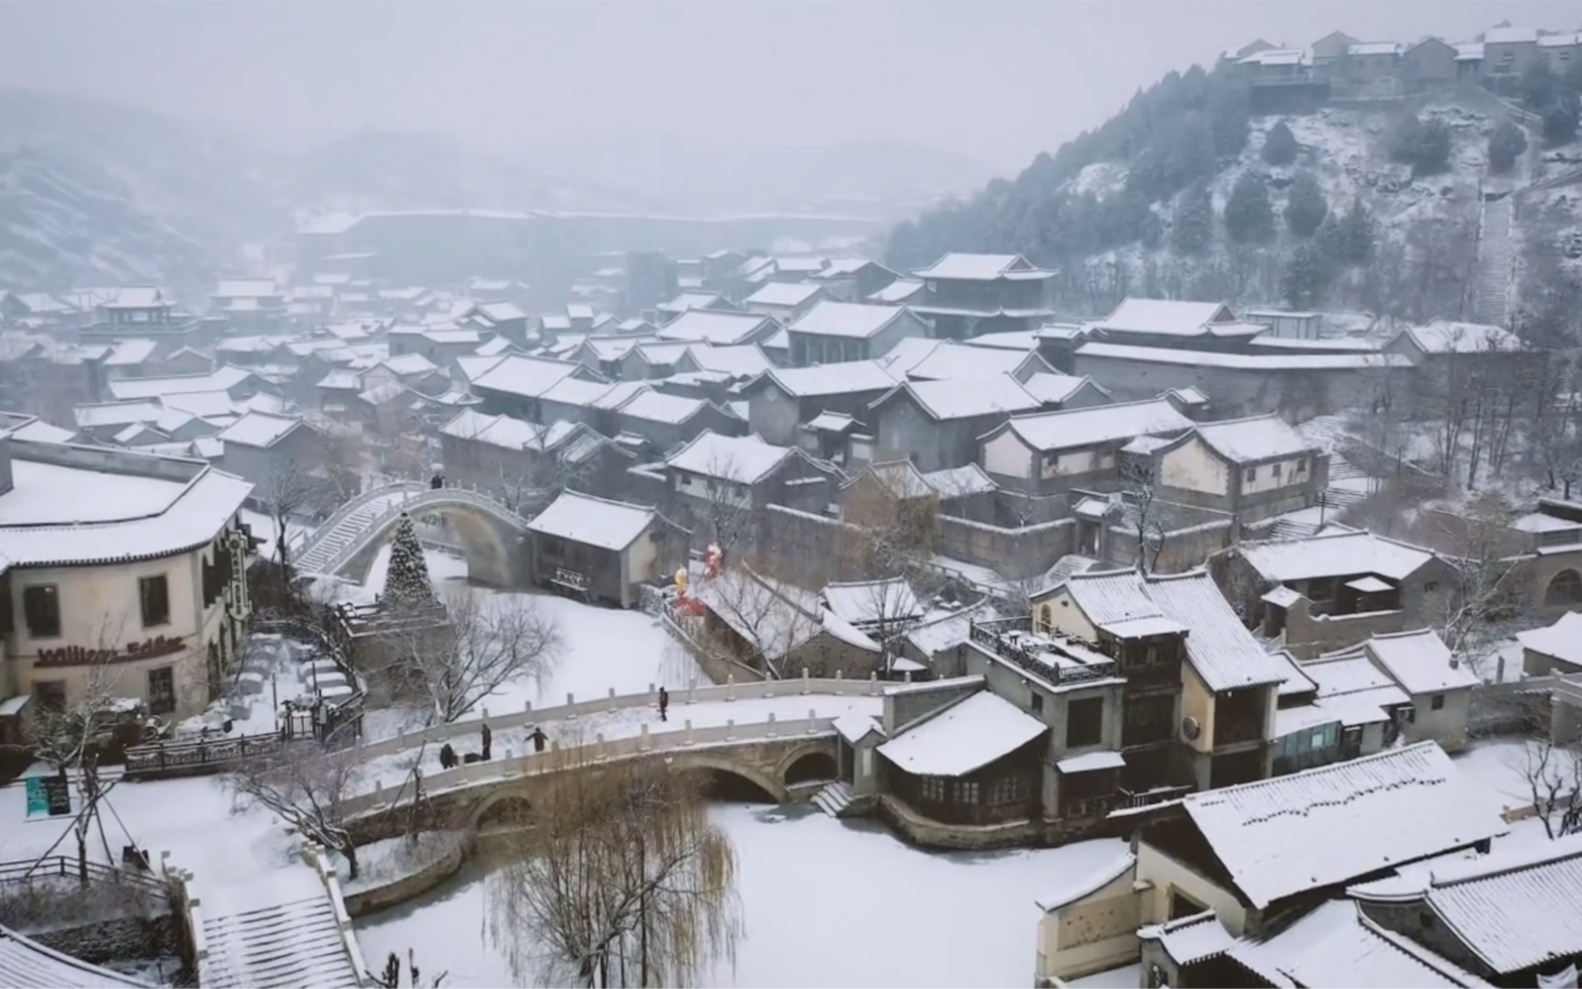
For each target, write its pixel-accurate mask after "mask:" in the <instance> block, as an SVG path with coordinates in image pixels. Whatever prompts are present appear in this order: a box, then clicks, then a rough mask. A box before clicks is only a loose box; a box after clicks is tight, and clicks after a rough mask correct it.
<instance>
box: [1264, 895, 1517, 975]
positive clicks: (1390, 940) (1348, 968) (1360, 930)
mask: <svg viewBox="0 0 1582 989" xmlns="http://www.w3.org/2000/svg"><path fill="white" fill-rule="evenodd" d="M1281 973H1282V974H1284V975H1285V976H1287V977H1288V978H1289V979H1291V980H1292V981H1293V982H1294V983H1295V984H1296V985H1302V986H1403V987H1405V986H1433V987H1442V986H1486V985H1488V983H1487V982H1484V981H1483V980H1482V979H1480V978H1478V977H1477V976H1474V975H1472V974H1471V973H1469V972H1465V971H1462V970H1461V969H1460V968H1458V967H1456V965H1454V964H1453V963H1452V962H1450V961H1449V960H1447V959H1445V958H1442V957H1440V956H1439V955H1438V954H1435V953H1434V952H1432V951H1429V950H1428V949H1426V948H1423V947H1422V946H1420V945H1418V944H1417V943H1416V942H1414V941H1412V940H1410V939H1408V938H1405V937H1402V936H1401V935H1399V934H1396V933H1394V932H1392V931H1389V930H1387V929H1385V928H1383V927H1381V926H1379V925H1378V924H1377V923H1375V922H1374V921H1372V920H1371V919H1369V918H1368V917H1367V916H1365V915H1363V914H1361V913H1360V912H1359V913H1357V914H1356V915H1355V917H1354V919H1353V922H1351V923H1347V924H1342V925H1340V926H1339V927H1337V928H1336V929H1335V930H1333V931H1331V932H1330V933H1329V934H1328V935H1327V936H1325V937H1323V938H1321V939H1319V941H1318V942H1317V943H1315V944H1314V945H1313V946H1312V947H1311V948H1310V949H1309V950H1308V951H1306V952H1304V953H1303V954H1302V956H1301V957H1300V958H1297V959H1295V960H1293V961H1291V962H1288V963H1287V964H1286V966H1285V967H1284V968H1283V969H1281Z"/></svg>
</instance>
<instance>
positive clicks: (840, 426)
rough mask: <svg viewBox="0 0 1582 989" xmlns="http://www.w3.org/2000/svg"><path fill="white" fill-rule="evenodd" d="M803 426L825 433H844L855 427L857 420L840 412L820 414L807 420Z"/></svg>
mask: <svg viewBox="0 0 1582 989" xmlns="http://www.w3.org/2000/svg"><path fill="white" fill-rule="evenodd" d="M804 425H805V426H807V428H809V429H816V430H819V431H820V432H825V433H844V432H846V431H847V430H848V429H851V428H852V427H853V426H855V425H857V420H856V419H853V418H852V417H851V416H849V415H845V414H843V413H840V412H827V411H826V412H820V413H819V414H818V415H816V416H814V417H813V418H811V419H809V420H808V421H807V422H806V423H804Z"/></svg>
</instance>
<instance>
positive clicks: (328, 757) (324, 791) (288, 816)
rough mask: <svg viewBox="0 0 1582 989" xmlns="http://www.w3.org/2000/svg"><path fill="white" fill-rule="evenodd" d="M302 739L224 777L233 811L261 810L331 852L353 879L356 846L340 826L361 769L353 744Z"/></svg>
mask: <svg viewBox="0 0 1582 989" xmlns="http://www.w3.org/2000/svg"><path fill="white" fill-rule="evenodd" d="M332 742H333V740H330V739H327V740H326V744H325V745H323V746H321V745H318V744H316V743H314V742H309V741H304V742H298V743H296V744H292V745H284V746H281V747H280V748H279V749H276V750H275V751H274V752H273V753H271V754H269V755H266V756H260V757H258V758H251V759H244V760H242V761H241V762H239V763H238V764H237V766H236V769H235V770H233V771H232V772H231V773H230V774H229V775H228V776H227V778H226V781H227V783H228V784H229V785H230V787H231V790H232V792H233V794H234V796H235V798H236V803H235V809H236V810H238V811H241V810H247V809H249V808H251V807H254V806H261V807H265V808H267V809H268V810H269V811H271V812H272V813H274V814H276V815H278V816H279V817H280V819H281V820H282V821H284V822H285V823H286V824H287V825H288V826H289V827H291V828H292V829H294V830H295V831H297V832H298V833H299V834H301V835H303V836H304V837H306V838H308V839H310V840H312V841H315V842H318V843H319V844H321V845H323V846H325V847H326V848H332V849H334V850H335V851H337V852H340V853H341V855H342V856H343V857H344V858H345V859H346V865H347V868H348V869H349V870H350V874H351V878H353V879H356V878H357V845H356V844H355V843H354V842H353V841H352V836H351V832H350V831H348V830H347V828H346V802H347V800H348V798H350V797H351V796H352V795H353V794H354V793H355V792H356V791H357V789H358V785H359V784H360V783H361V782H362V779H363V773H364V766H363V760H362V756H361V753H360V752H359V751H358V750H357V748H356V747H355V746H336V745H334V744H331V743H332Z"/></svg>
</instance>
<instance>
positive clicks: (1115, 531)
mask: <svg viewBox="0 0 1582 989" xmlns="http://www.w3.org/2000/svg"><path fill="white" fill-rule="evenodd" d="M1234 536H1235V526H1234V520H1232V519H1224V520H1221V521H1216V522H1207V523H1204V524H1202V525H1197V526H1193V527H1191V528H1188V529H1177V530H1174V531H1172V532H1168V533H1166V534H1165V541H1164V546H1163V547H1162V548H1161V549H1160V551H1159V558H1158V560H1156V561H1154V565H1153V567H1152V569H1153V570H1154V571H1155V572H1157V573H1181V572H1183V571H1186V570H1191V569H1192V568H1193V567H1197V566H1202V565H1203V563H1204V562H1205V561H1207V560H1208V558H1209V557H1211V556H1213V555H1214V554H1215V553H1218V552H1219V551H1220V550H1222V549H1224V548H1225V547H1227V546H1229V545H1230V544H1231V542H1232V540H1233V539H1234ZM1103 556H1104V562H1105V563H1108V564H1112V565H1114V566H1118V567H1130V566H1134V565H1136V563H1137V534H1136V532H1135V531H1127V530H1126V529H1125V528H1123V527H1122V526H1120V525H1114V526H1111V527H1109V528H1108V529H1106V530H1105V538H1104V553H1103Z"/></svg>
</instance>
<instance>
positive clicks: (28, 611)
mask: <svg viewBox="0 0 1582 989" xmlns="http://www.w3.org/2000/svg"><path fill="white" fill-rule="evenodd" d="M22 614H23V616H24V617H25V618H26V620H27V634H28V638H30V639H53V638H55V637H56V636H58V635H60V592H59V591H58V590H57V589H56V588H55V585H54V584H39V585H37V586H35V587H24V588H23V589H22Z"/></svg>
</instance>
